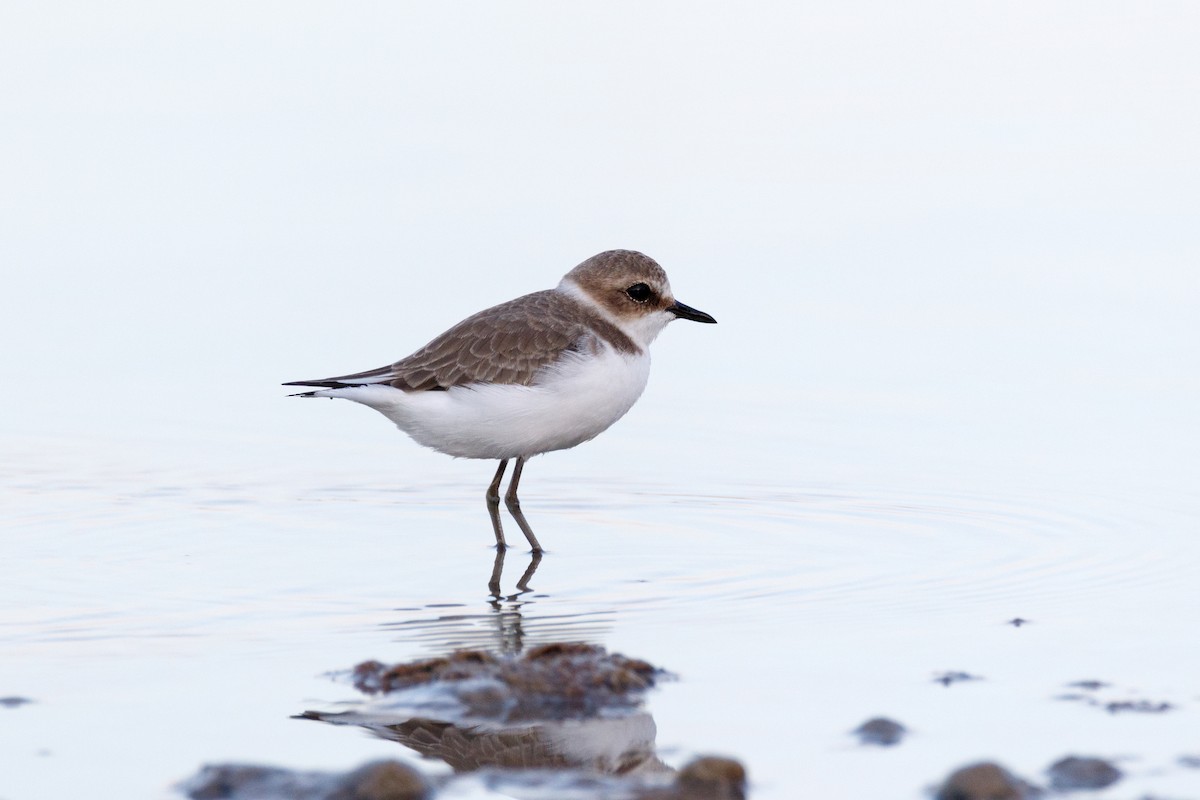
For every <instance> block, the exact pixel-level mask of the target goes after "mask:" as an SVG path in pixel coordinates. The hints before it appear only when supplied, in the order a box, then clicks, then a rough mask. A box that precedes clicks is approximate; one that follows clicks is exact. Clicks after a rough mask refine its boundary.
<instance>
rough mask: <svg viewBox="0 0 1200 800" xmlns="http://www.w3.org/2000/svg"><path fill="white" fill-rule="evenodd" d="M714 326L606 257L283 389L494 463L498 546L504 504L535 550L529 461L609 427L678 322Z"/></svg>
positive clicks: (664, 288) (652, 281)
mask: <svg viewBox="0 0 1200 800" xmlns="http://www.w3.org/2000/svg"><path fill="white" fill-rule="evenodd" d="M677 318H679V319H690V320H694V321H696V322H716V320H715V319H713V318H712V317H711V316H709V315H708V314H705V313H704V312H703V311H698V310H696V309H694V308H692V307H690V306H685V305H684V304H683V303H680V302H678V301H677V300H676V299H675V297H674V295H672V293H671V284H670V283H669V282H668V281H667V274H666V273H665V272H664V271H663V269H662V267H660V266H659V265H658V263H657V262H655V261H654V260H653V259H652V258H650V257H648V256H645V255H643V254H642V253H638V252H635V251H633V250H609V251H606V252H603V253H600V254H598V255H595V256H592V257H591V258H589V259H588V260H586V261H584V262H583V263H582V264H580V265H579V266H577V267H575V268H574V269H572V270H571V271H570V272H568V273H567V274H566V275H565V276H563V279H562V280H561V281H560V282H559V284H558V286H556V287H555V288H553V289H548V290H545V291H541V292H534V293H533V294H527V295H525V296H523V297H518V298H517V299H515V300H509V301H508V302H507V303H501V304H500V305H498V306H493V307H492V308H489V309H487V310H485V311H480V312H479V313H478V314H475V315H473V316H470V317H467V318H466V319H465V320H463V321H462V322H460V323H458V324H457V325H455V326H454V327H452V328H450V330H448V331H446V332H445V333H443V334H442V335H440V336H438V337H437V338H436V339H434V340H433V341H431V342H430V343H429V344H427V345H425V346H424V347H422V348H421V349H420V350H418V351H416V352H415V353H413V354H412V355H410V356H408V357H407V358H404V359H401V360H400V361H397V362H396V363H394V364H389V365H388V366H386V367H380V368H378V369H373V370H368V371H366V372H358V373H355V374H353V375H342V376H340V377H336V378H324V379H321V380H311V381H291V382H289V383H285V384H284V385H285V386H317V387H321V388H319V389H317V390H316V391H311V392H303V393H301V394H299V395H295V396H297V397H340V398H344V399H346V400H353V401H355V402H356V403H362V404H363V405H365V406H369V407H371V408H373V409H375V410H376V411H379V412H380V413H382V414H383V415H384V416H386V417H387V418H388V419H390V420H391V421H392V422H394V423H395V424H396V426H397V427H399V428H400V430H402V431H404V432H405V433H407V434H408V435H409V436H411V437H412V438H413V439H414V440H416V441H417V443H419V444H422V445H424V446H426V447H431V448H433V449H434V450H437V451H438V452H441V453H446V454H447V455H451V456H456V457H459V458H485V459H499V461H500V466H499V467H498V468H497V469H496V475H495V477H494V478H493V479H492V482H491V484H490V485H489V486H488V489H487V494H486V498H487V503H488V510H489V513H490V514H491V518H492V527H493V528H494V531H495V534H496V546H497V547H499V548H501V549H503V548H504V547H505V542H504V532H503V530H502V528H501V524H500V515H499V512H498V507H499V504H500V482H501V480H502V479H503V477H504V470H505V468H506V467H507V466H508V462H509V460H512V459H515V460H516V463H515V465H514V467H513V474H512V480H511V481H510V483H509V485H508V491H507V492H506V493H505V496H504V500H505V504H506V505H507V506H508V510H509V511H510V512H511V513H512V515H513V518H514V519H515V520H516V521H517V524H518V525H519V526H520V527H521V531H522V532H523V533H524V534H525V538H527V539H528V540H529V544H530V545H532V546H533V550H534V552H535V553H540V552H541V550H542V547H541V545H540V544H538V540H537V537H536V536H534V534H533V529H532V528H530V526H529V523H528V522H527V521H526V520H525V516H524V514H522V513H521V505H520V500H518V499H517V485H518V483H519V482H520V480H521V471H522V469H523V468H524V466H525V461H526V460H528V459H529V458H530V457H531V456H535V455H539V454H541V453H548V452H551V451H553V450H565V449H567V448H569V447H574V446H575V445H578V444H582V443H583V442H586V441H588V440H589V439H592V438H594V437H596V436H597V435H598V434H600V433H601V432H603V431H605V430H607V429H608V427H609V426H610V425H612V424H613V423H614V422H616V421H617V420H619V419H620V418H621V417H623V416H624V415H625V412H627V411H628V410H629V409H630V408H632V407H633V404H634V403H635V402H637V399H638V397H640V396H641V394H642V390H643V389H645V388H646V380H647V378H648V377H649V375H650V353H649V350H648V348H649V346H650V343H651V342H653V341H654V339H655V337H657V336H658V334H659V332H660V331H661V330H662V329H663V328H664V327H666V325H667V323H668V322H671V321H672V320H674V319H677Z"/></svg>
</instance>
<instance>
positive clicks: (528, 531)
mask: <svg viewBox="0 0 1200 800" xmlns="http://www.w3.org/2000/svg"><path fill="white" fill-rule="evenodd" d="M524 467H525V456H517V463H516V464H515V465H514V466H513V476H512V482H510V483H509V484H508V491H507V492H505V493H504V505H506V506H508V510H509V513H511V514H512V515H513V519H515V520H516V521H517V524H518V525H520V526H521V533H523V534H525V538H526V539H528V540H529V544H530V545H531V546H532V547H533V552H535V553H540V552H542V546H541V545H540V544H538V540H537V537H536V536H534V535H533V528H531V527H529V523H528V522H526V521H525V515H524V514H522V513H521V501H520V500H518V499H517V484H519V483H520V482H521V470H522V469H524ZM497 480H499V478H497Z"/></svg>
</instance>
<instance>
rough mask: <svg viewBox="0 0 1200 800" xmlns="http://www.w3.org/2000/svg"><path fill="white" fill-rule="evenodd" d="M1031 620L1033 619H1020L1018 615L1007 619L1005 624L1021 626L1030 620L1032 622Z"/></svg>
mask: <svg viewBox="0 0 1200 800" xmlns="http://www.w3.org/2000/svg"><path fill="white" fill-rule="evenodd" d="M1032 621H1033V620H1028V619H1021V618H1020V617H1013V618H1012V619H1010V620H1009V621H1008V622H1007V623H1006V624H1007V625H1012V626H1013V627H1014V628H1019V627H1021V626H1022V625H1028V624H1029V623H1030V622H1032Z"/></svg>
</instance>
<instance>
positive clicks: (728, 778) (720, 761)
mask: <svg viewBox="0 0 1200 800" xmlns="http://www.w3.org/2000/svg"><path fill="white" fill-rule="evenodd" d="M672 792H673V793H672V794H671V795H670V796H671V797H673V798H678V800H744V798H745V797H746V768H745V767H743V766H742V763H741V762H740V761H737V760H735V759H732V758H721V757H718V756H701V757H700V758H697V759H695V760H694V761H691V762H689V763H688V764H686V765H685V766H684V768H683V769H681V770H679V774H678V775H677V776H676V777H675V785H674V786H673V787H672Z"/></svg>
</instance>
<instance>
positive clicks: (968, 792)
mask: <svg viewBox="0 0 1200 800" xmlns="http://www.w3.org/2000/svg"><path fill="white" fill-rule="evenodd" d="M1035 796H1037V791H1036V790H1035V789H1034V788H1033V787H1032V786H1030V785H1029V784H1028V783H1026V782H1025V781H1023V780H1021V779H1020V778H1018V777H1016V776H1015V775H1013V774H1012V773H1011V772H1009V771H1008V770H1006V769H1005V768H1004V767H1002V766H1000V765H999V764H995V763H992V762H990V761H983V762H980V763H978V764H971V765H970V766H966V767H963V768H962V769H958V770H955V771H954V772H952V773H951V774H950V777H948V778H946V782H945V783H943V784H942V788H940V789H938V793H937V800H1025V799H1026V798H1030V797H1035Z"/></svg>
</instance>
